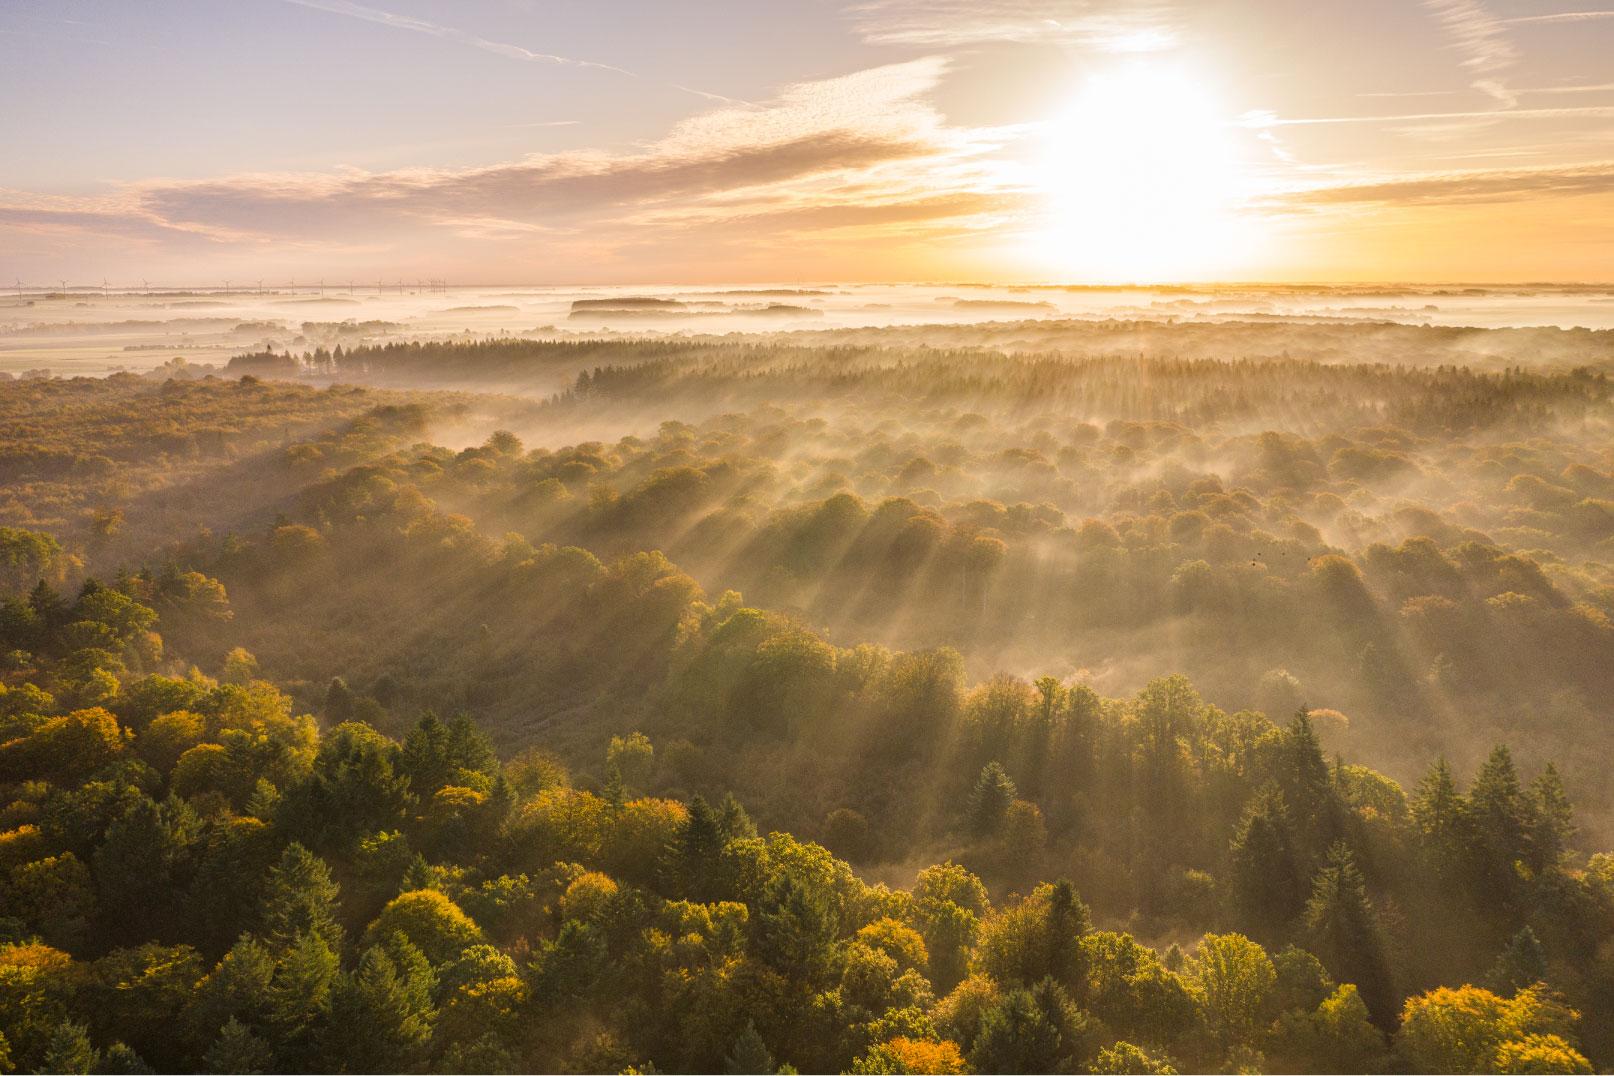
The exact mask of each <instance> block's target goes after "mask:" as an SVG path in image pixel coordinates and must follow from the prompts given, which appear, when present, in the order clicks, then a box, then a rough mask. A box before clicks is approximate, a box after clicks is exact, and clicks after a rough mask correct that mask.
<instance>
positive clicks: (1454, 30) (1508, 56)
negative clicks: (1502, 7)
mask: <svg viewBox="0 0 1614 1076" xmlns="http://www.w3.org/2000/svg"><path fill="white" fill-rule="evenodd" d="M1424 8H1425V9H1427V10H1428V11H1429V12H1430V13H1431V14H1433V15H1434V17H1435V21H1436V22H1438V23H1439V24H1440V25H1441V28H1442V29H1444V30H1445V32H1446V36H1447V38H1448V40H1449V42H1450V48H1451V49H1452V50H1454V51H1455V52H1456V53H1457V54H1458V55H1459V56H1460V57H1461V58H1462V59H1461V64H1462V67H1463V69H1464V70H1466V71H1468V72H1470V73H1471V74H1473V75H1474V76H1475V78H1474V81H1473V82H1472V83H1471V85H1472V86H1473V87H1474V88H1475V89H1476V90H1479V91H1480V92H1482V93H1485V94H1488V95H1489V96H1491V97H1494V98H1496V99H1497V100H1498V101H1500V102H1501V103H1502V105H1503V106H1504V107H1506V108H1511V107H1513V105H1514V104H1515V103H1516V99H1515V98H1514V96H1513V94H1512V93H1511V92H1509V90H1508V88H1507V86H1506V85H1505V84H1503V82H1502V81H1501V79H1500V78H1499V77H1497V76H1499V75H1500V74H1501V73H1502V72H1504V71H1506V70H1508V69H1509V68H1511V67H1512V66H1513V65H1514V64H1515V63H1517V62H1518V59H1519V54H1518V52H1517V51H1516V50H1515V49H1514V47H1513V42H1512V41H1511V40H1510V39H1509V38H1508V35H1507V31H1506V30H1505V29H1504V28H1503V24H1502V21H1501V20H1499V19H1498V18H1496V16H1494V15H1492V14H1491V13H1490V12H1489V11H1487V10H1486V8H1485V5H1483V4H1481V3H1480V2H1479V0H1424Z"/></svg>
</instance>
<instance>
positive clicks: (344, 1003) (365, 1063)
mask: <svg viewBox="0 0 1614 1076" xmlns="http://www.w3.org/2000/svg"><path fill="white" fill-rule="evenodd" d="M423 1003H426V999H425V998H423V997H422V996H421V993H420V992H419V991H414V990H411V988H410V984H409V983H408V982H407V981H406V980H405V979H404V977H403V976H400V975H399V973H398V969H397V967H396V965H394V964H393V962H392V958H391V957H389V956H388V955H387V953H386V951H385V950H384V949H383V948H382V947H381V946H379V945H372V946H370V948H368V949H366V950H365V951H364V955H363V957H361V958H360V960H359V966H358V967H357V968H356V969H355V970H354V971H353V972H352V973H350V974H348V975H346V976H344V977H343V979H342V982H341V984H340V985H339V986H338V987H337V988H336V991H335V993H334V995H333V997H332V999H331V1020H330V1023H329V1025H328V1026H327V1028H326V1030H325V1034H324V1036H323V1039H322V1046H323V1048H322V1050H321V1056H322V1057H323V1058H325V1059H327V1062H328V1063H334V1064H336V1065H338V1066H339V1067H340V1068H341V1070H342V1071H344V1072H383V1073H385V1072H410V1071H413V1070H414V1069H416V1068H417V1067H418V1066H419V1065H421V1064H422V1063H423V1062H424V1060H425V1058H426V1054H427V1051H428V1048H429V1046H430V1043H431V1037H432V1020H433V1018H434V1017H435V1015H436V1014H435V1012H434V1011H433V1010H432V1009H430V1008H429V1007H427V1005H428V1004H429V1003H426V1004H423Z"/></svg>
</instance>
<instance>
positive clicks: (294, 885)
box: [259, 841, 342, 953]
mask: <svg viewBox="0 0 1614 1076" xmlns="http://www.w3.org/2000/svg"><path fill="white" fill-rule="evenodd" d="M340 893H341V890H340V888H339V887H338V886H337V884H336V883H335V882H334V881H332V880H331V871H330V868H329V867H327V866H326V865H325V861H324V860H323V859H321V858H319V857H318V856H316V855H314V853H312V852H310V851H309V850H308V849H306V848H304V847H303V846H302V845H300V844H298V843H296V842H295V841H294V842H292V843H291V844H288V845H287V846H286V850H285V851H284V852H283V853H281V856H280V862H279V863H278V864H276V865H275V866H274V867H273V868H272V869H271V870H270V871H269V874H268V877H267V878H266V879H265V881H264V889H263V897H262V899H261V901H260V904H259V919H260V921H261V922H262V924H263V932H264V936H265V937H266V938H267V939H268V940H269V941H270V943H271V944H272V945H274V946H276V947H285V946H288V945H291V944H293V943H294V942H295V941H296V940H297V939H298V938H300V937H301V936H303V935H304V934H313V935H315V936H316V937H318V938H319V939H320V940H321V941H323V942H324V943H325V945H326V947H327V948H329V949H330V950H331V952H333V953H340V952H341V951H342V927H341V924H340V923H338V922H337V915H338V914H339V912H340V910H341V909H340V905H339V903H338V898H339V896H340Z"/></svg>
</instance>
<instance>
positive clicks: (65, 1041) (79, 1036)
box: [38, 1021, 101, 1073]
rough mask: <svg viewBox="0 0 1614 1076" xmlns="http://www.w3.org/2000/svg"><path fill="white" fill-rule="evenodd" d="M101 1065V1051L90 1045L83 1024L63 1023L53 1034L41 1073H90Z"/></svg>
mask: <svg viewBox="0 0 1614 1076" xmlns="http://www.w3.org/2000/svg"><path fill="white" fill-rule="evenodd" d="M100 1063H101V1051H99V1050H97V1049H96V1048H95V1047H94V1046H93V1045H91V1043H90V1035H89V1029H88V1028H86V1027H85V1026H84V1025H83V1024H75V1023H73V1022H72V1021H63V1022H62V1023H60V1024H58V1025H56V1030H55V1031H53V1032H51V1036H50V1039H49V1041H48V1042H47V1043H46V1044H45V1054H44V1056H43V1057H42V1058H41V1059H40V1063H39V1069H38V1071H40V1072H62V1073H90V1072H94V1071H95V1070H96V1067H97V1066H98V1065H99V1064H100Z"/></svg>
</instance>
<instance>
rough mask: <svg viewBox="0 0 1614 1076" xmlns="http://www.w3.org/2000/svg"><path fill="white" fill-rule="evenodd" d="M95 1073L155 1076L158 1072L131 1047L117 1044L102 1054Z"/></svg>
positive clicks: (123, 1075) (112, 1075) (110, 1075)
mask: <svg viewBox="0 0 1614 1076" xmlns="http://www.w3.org/2000/svg"><path fill="white" fill-rule="evenodd" d="M95 1071H96V1072H98V1073H107V1074H108V1076H153V1074H154V1073H155V1072H156V1070H155V1069H153V1068H152V1067H151V1066H150V1065H148V1064H146V1062H145V1061H144V1060H142V1059H141V1057H140V1055H139V1054H137V1053H135V1052H134V1050H132V1049H131V1048H130V1047H128V1046H127V1045H125V1044H124V1043H121V1042H115V1043H113V1044H112V1045H111V1046H108V1047H107V1048H106V1049H105V1050H104V1051H102V1053H101V1062H100V1064H98V1065H96V1067H95Z"/></svg>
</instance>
